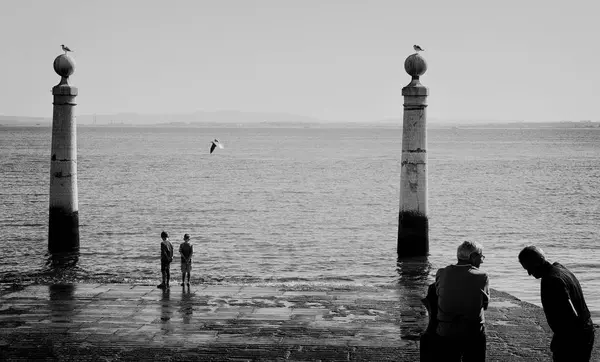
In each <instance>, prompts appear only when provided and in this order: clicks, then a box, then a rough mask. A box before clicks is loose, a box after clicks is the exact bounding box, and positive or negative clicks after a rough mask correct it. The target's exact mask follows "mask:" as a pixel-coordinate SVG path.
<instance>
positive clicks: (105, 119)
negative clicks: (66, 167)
mask: <svg viewBox="0 0 600 362" xmlns="http://www.w3.org/2000/svg"><path fill="white" fill-rule="evenodd" d="M77 124H78V125H84V126H85V125H96V126H111V125H112V126H163V127H190V126H192V127H193V126H221V125H222V126H228V127H236V126H250V125H251V126H255V127H261V126H269V127H309V126H314V127H330V126H331V127H337V126H343V125H347V126H351V127H378V126H379V127H400V128H401V127H402V118H386V119H380V120H366V121H364V122H341V121H329V120H322V119H318V118H313V117H307V116H301V115H295V114H289V113H278V112H243V111H229V110H223V111H214V112H208V111H198V112H194V113H186V114H139V113H117V114H98V115H89V114H86V115H78V116H77ZM19 125H21V126H36V125H38V126H46V127H48V126H51V125H52V118H51V117H20V116H0V126H19ZM427 125H428V127H432V128H447V127H463V128H464V127H466V128H547V127H552V128H600V123H599V122H595V121H590V120H583V121H561V122H526V121H476V120H442V119H437V118H429V119H427Z"/></svg>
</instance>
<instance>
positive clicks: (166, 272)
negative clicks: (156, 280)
mask: <svg viewBox="0 0 600 362" xmlns="http://www.w3.org/2000/svg"><path fill="white" fill-rule="evenodd" d="M160 237H161V238H162V243H160V273H161V274H162V283H160V284H159V285H158V288H165V289H168V288H169V280H170V279H171V262H172V261H173V245H172V244H171V242H170V241H169V234H167V232H166V231H163V232H162V233H160Z"/></svg>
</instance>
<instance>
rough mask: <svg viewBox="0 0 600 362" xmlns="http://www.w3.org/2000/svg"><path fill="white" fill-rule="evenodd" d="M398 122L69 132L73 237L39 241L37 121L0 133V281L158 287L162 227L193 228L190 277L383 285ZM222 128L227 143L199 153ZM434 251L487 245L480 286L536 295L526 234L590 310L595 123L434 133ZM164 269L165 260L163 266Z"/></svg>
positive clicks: (43, 166)
mask: <svg viewBox="0 0 600 362" xmlns="http://www.w3.org/2000/svg"><path fill="white" fill-rule="evenodd" d="M401 136H402V131H401V128H400V127H382V126H375V125H373V126H367V125H363V126H361V127H357V126H341V125H340V126H330V127H323V126H321V127H309V128H305V127H275V126H271V127H264V128H260V127H256V126H254V127H246V128H243V127H208V126H207V127H204V128H202V127H193V128H180V127H179V128H166V127H79V128H78V178H79V180H78V186H79V217H80V235H81V250H80V254H79V256H78V260H77V262H76V263H75V264H73V265H72V266H71V267H70V268H66V269H65V268H55V267H54V266H53V264H52V263H51V262H50V261H51V259H49V256H48V255H47V253H46V249H47V222H48V190H49V167H50V142H51V130H50V128H47V127H2V128H0V167H1V170H2V178H1V181H0V186H1V188H0V227H1V230H2V239H3V243H2V244H3V247H2V249H1V251H0V256H1V257H0V281H5V282H6V281H15V280H16V281H43V280H47V279H52V280H56V279H57V278H58V279H61V278H62V279H65V280H67V279H68V280H75V281H82V282H86V281H90V282H93V281H110V282H124V283H156V282H158V281H159V278H160V269H159V244H160V232H161V231H162V230H166V231H168V232H169V233H170V235H171V241H172V242H173V243H174V244H175V245H176V246H177V245H178V244H179V243H180V242H182V240H181V239H182V237H183V234H184V233H189V234H191V235H192V244H193V245H194V249H195V253H196V255H195V259H194V266H193V271H192V279H193V282H203V283H223V284H228V283H245V284H264V285H292V284H293V285H303V284H307V285H340V286H342V285H356V284H360V285H392V284H394V283H398V282H400V279H401V274H400V273H399V272H398V270H399V269H400V268H399V267H398V260H397V256H396V237H397V225H398V218H397V217H398V208H399V177H400V176H399V175H400V162H399V161H400V156H401V139H402V137H401ZM213 138H218V139H219V140H220V141H221V142H222V143H223V144H224V146H225V148H224V149H217V150H216V151H215V152H214V153H213V154H209V153H208V147H209V142H210V140H212V139H213ZM428 157H429V160H428V162H429V164H428V175H429V184H428V186H429V218H430V249H431V255H430V256H429V258H428V259H427V261H426V267H425V268H423V269H422V270H423V273H425V274H427V277H429V278H430V279H431V278H433V275H435V271H436V269H437V268H439V267H443V266H445V265H447V264H450V263H454V262H455V259H456V248H457V246H458V245H459V244H460V243H461V242H462V241H463V240H467V239H470V240H476V241H479V242H481V243H482V244H483V245H484V254H485V255H486V259H485V262H484V264H483V265H482V269H484V270H486V271H487V272H488V273H489V275H490V282H491V287H492V288H496V289H500V290H504V291H506V292H509V293H511V294H513V295H515V296H517V297H519V298H521V299H523V300H526V301H529V302H532V303H535V304H538V305H539V304H540V302H539V281H537V280H535V279H533V278H532V277H530V276H528V275H527V273H526V272H525V271H524V270H523V269H522V268H521V266H520V264H519V263H518V261H517V254H518V252H519V251H520V250H521V248H522V247H523V246H525V245H528V244H536V245H538V246H540V247H542V249H543V250H544V251H545V252H546V254H547V256H548V258H549V259H550V260H551V261H559V262H561V263H562V264H564V265H565V266H567V267H568V268H569V269H571V270H572V271H573V272H574V273H575V274H576V276H577V277H578V278H579V280H580V282H581V284H582V287H583V289H584V293H585V296H586V300H587V302H588V305H589V307H590V309H591V310H592V311H593V314H594V318H595V320H596V321H597V320H598V319H600V318H599V317H600V279H599V278H598V276H599V271H600V253H599V251H598V236H599V235H598V224H599V223H600V206H599V205H600V192H599V191H598V188H597V184H598V179H599V177H600V167H599V166H600V165H599V163H600V162H599V160H600V129H565V128H539V129H500V128H495V129H490V128H485V129H476V128H471V129H469V128H460V129H458V128H430V129H429V131H428ZM177 270H178V266H177V264H176V266H175V274H176V275H177Z"/></svg>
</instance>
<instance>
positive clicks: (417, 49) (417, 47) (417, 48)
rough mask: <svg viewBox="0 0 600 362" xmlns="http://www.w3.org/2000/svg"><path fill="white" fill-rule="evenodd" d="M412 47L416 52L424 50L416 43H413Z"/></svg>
mask: <svg viewBox="0 0 600 362" xmlns="http://www.w3.org/2000/svg"><path fill="white" fill-rule="evenodd" d="M413 49H414V50H415V51H416V52H417V53H418V52H424V51H425V49H423V48H421V47H420V46H418V45H416V44H415V45H413Z"/></svg>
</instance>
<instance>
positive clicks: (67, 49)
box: [60, 44, 72, 54]
mask: <svg viewBox="0 0 600 362" xmlns="http://www.w3.org/2000/svg"><path fill="white" fill-rule="evenodd" d="M60 46H61V47H62V50H63V52H65V54H67V52H72V50H71V49H69V47H68V46H66V45H64V44H61V45H60Z"/></svg>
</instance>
